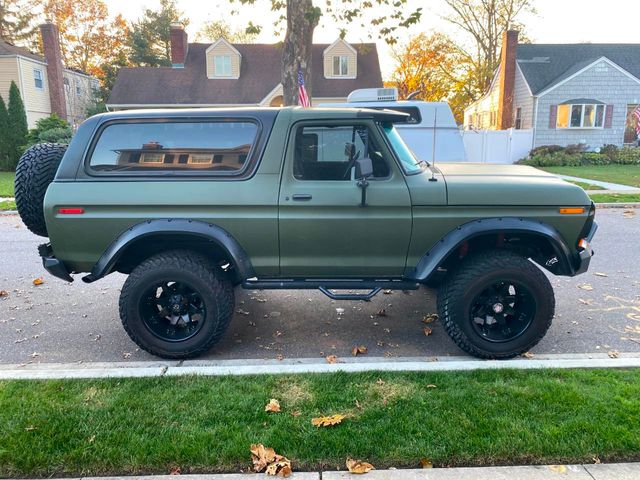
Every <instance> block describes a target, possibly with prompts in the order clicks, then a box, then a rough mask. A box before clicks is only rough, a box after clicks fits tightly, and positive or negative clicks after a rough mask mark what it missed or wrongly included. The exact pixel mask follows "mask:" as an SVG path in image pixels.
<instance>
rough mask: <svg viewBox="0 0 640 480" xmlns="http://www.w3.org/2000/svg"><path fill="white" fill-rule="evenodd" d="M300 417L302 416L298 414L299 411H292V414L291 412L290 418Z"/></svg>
mask: <svg viewBox="0 0 640 480" xmlns="http://www.w3.org/2000/svg"><path fill="white" fill-rule="evenodd" d="M300 415H302V413H300V410H294V411H293V412H291V416H292V417H299V416H300Z"/></svg>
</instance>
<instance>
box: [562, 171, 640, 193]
mask: <svg viewBox="0 0 640 480" xmlns="http://www.w3.org/2000/svg"><path fill="white" fill-rule="evenodd" d="M556 177H558V178H562V179H563V180H571V181H572V182H580V183H586V184H588V185H595V186H596V187H601V188H604V189H605V190H608V191H606V192H605V191H602V190H591V191H590V192H591V193H621V194H624V193H640V188H636V187H631V186H629V185H621V184H619V183H610V182H602V181H600V180H591V179H590V178H581V177H572V176H571V175H558V174H556Z"/></svg>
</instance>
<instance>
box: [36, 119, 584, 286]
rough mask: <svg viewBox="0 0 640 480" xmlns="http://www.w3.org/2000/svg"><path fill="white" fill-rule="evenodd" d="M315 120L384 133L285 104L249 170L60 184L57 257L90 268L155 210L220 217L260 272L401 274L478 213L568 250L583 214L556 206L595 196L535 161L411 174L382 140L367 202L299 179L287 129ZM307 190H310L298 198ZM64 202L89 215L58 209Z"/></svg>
mask: <svg viewBox="0 0 640 480" xmlns="http://www.w3.org/2000/svg"><path fill="white" fill-rule="evenodd" d="M167 116H170V113H167ZM318 120H322V121H323V122H324V123H325V124H326V122H327V121H336V122H344V121H350V122H357V123H358V124H362V123H369V125H370V127H371V128H372V129H375V131H376V132H378V134H379V135H382V133H380V130H379V129H376V127H375V124H374V123H373V122H372V121H364V120H362V119H360V118H357V110H350V109H340V110H335V109H298V108H294V109H291V108H285V109H282V110H280V113H279V114H278V116H277V118H276V121H275V123H274V126H273V129H272V131H271V132H265V133H264V134H265V135H269V137H268V138H269V139H268V143H267V145H266V147H265V150H264V153H263V156H262V159H261V160H260V163H259V166H258V169H257V171H256V173H255V175H254V176H253V177H251V178H249V179H245V180H238V181H219V180H215V179H211V180H202V179H200V180H190V179H180V180H177V179H176V180H175V181H174V179H170V180H161V179H157V180H156V179H155V178H154V179H149V178H147V179H142V178H141V179H136V180H131V179H124V178H123V179H118V178H113V179H112V180H111V181H91V180H83V181H79V180H77V181H75V182H73V181H72V182H61V181H56V182H53V183H52V184H51V185H50V186H49V189H48V191H47V195H46V197H45V217H46V221H47V229H48V231H49V235H50V239H51V243H52V246H53V249H54V253H55V255H56V256H57V257H58V258H59V259H61V260H62V261H64V262H65V264H66V265H67V268H69V269H70V270H71V271H73V272H86V271H89V270H91V268H92V267H93V265H94V264H95V263H96V261H97V260H98V258H99V257H100V255H102V253H103V252H104V251H105V249H106V248H107V247H108V246H109V244H110V243H111V242H113V241H114V240H115V238H116V237H117V236H118V235H120V234H121V233H122V232H124V231H125V230H127V229H128V228H130V227H131V226H133V225H135V224H137V223H140V222H142V221H145V220H147V219H152V218H192V219H197V220H203V221H207V222H211V223H215V224H217V225H219V226H220V227H222V228H224V229H225V230H227V231H228V232H229V233H230V234H231V235H232V236H233V237H234V238H235V239H236V240H237V241H238V242H239V243H240V244H241V245H242V247H243V248H244V250H245V251H246V252H247V253H248V255H249V257H250V259H251V262H252V264H253V267H254V269H255V271H256V274H257V275H258V276H260V277H277V276H282V277H329V276H331V277H362V276H400V275H401V274H402V272H403V271H404V269H405V267H406V266H409V267H413V266H415V265H416V264H417V263H418V261H419V259H420V257H421V256H422V255H423V254H424V253H425V252H426V251H427V250H428V249H429V248H431V247H432V246H433V245H435V244H436V242H438V241H439V240H440V238H442V236H443V235H445V234H446V233H447V232H449V231H451V230H452V229H454V228H456V227H457V226H459V225H461V224H463V223H466V222H468V221H471V220H473V219H478V218H487V217H504V216H515V217H526V218H530V219H537V220H540V221H543V222H546V223H549V224H550V225H552V226H554V227H556V228H557V229H558V231H559V232H560V233H561V235H562V236H563V237H564V239H565V240H566V242H567V244H568V245H569V246H570V248H572V247H573V246H574V245H575V244H576V241H577V240H578V238H577V237H578V234H579V232H580V230H581V229H582V227H583V225H584V222H585V220H586V212H585V214H584V215H574V216H567V215H560V214H559V211H558V207H562V206H575V205H580V206H585V207H588V206H589V205H590V200H589V198H588V197H587V195H586V194H585V193H584V191H583V190H582V189H581V188H579V187H577V186H574V185H571V184H569V183H566V182H563V181H561V180H558V179H557V178H556V177H553V176H552V175H548V174H545V173H543V172H541V171H539V170H536V169H533V168H531V167H524V166H515V165H504V166H500V165H473V164H440V165H437V168H436V169H435V170H434V171H433V172H432V170H431V169H428V168H426V169H425V170H424V171H423V172H422V173H420V174H417V175H409V176H407V175H405V174H404V173H403V172H402V170H401V169H400V167H399V165H398V164H397V163H396V161H395V160H394V158H393V152H392V151H390V150H389V149H388V146H387V145H386V144H385V147H384V148H383V150H384V151H383V156H384V157H385V158H386V159H387V160H388V161H389V163H390V166H391V172H392V173H391V175H390V177H389V178H388V179H384V180H372V181H371V182H370V186H369V188H368V190H367V203H368V206H366V207H364V208H363V207H360V196H361V191H360V189H359V188H358V186H357V185H356V183H355V182H352V181H299V180H296V179H295V178H294V177H293V173H292V172H293V170H292V161H293V153H292V148H291V146H292V142H293V140H292V137H291V136H290V135H289V133H290V131H291V129H292V128H294V127H295V124H296V123H297V122H300V121H318ZM380 138H382V137H380ZM380 143H382V144H384V142H380ZM63 161H64V162H71V161H75V162H78V163H79V162H80V161H81V159H68V158H66V157H65V159H64V160H63ZM431 177H433V178H434V179H435V181H430V179H431ZM300 193H302V194H310V195H312V199H311V200H308V201H294V200H293V197H292V196H293V195H294V194H300ZM65 206H80V207H83V208H84V209H85V213H84V214H83V215H59V214H58V213H57V211H58V208H59V207H65ZM586 210H588V208H587V209H586ZM176 247H179V245H176Z"/></svg>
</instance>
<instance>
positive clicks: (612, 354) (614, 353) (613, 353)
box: [607, 350, 620, 358]
mask: <svg viewBox="0 0 640 480" xmlns="http://www.w3.org/2000/svg"><path fill="white" fill-rule="evenodd" d="M607 355H609V358H618V357H619V356H620V352H619V351H617V350H611V351H610V352H608V353H607Z"/></svg>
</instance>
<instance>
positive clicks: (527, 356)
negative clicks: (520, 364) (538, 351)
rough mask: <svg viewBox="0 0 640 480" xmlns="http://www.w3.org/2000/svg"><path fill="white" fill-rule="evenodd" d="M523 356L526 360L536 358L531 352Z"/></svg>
mask: <svg viewBox="0 0 640 480" xmlns="http://www.w3.org/2000/svg"><path fill="white" fill-rule="evenodd" d="M522 356H523V357H524V358H533V357H535V355H534V354H533V353H531V352H524V353H523V354H522Z"/></svg>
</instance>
